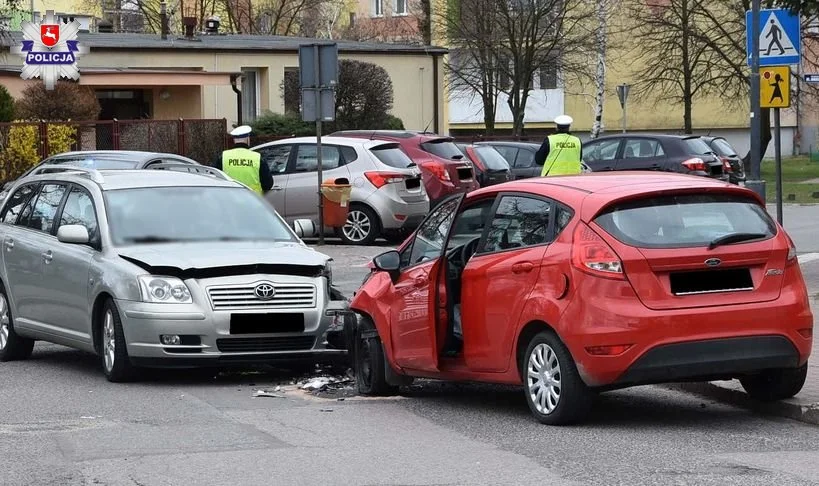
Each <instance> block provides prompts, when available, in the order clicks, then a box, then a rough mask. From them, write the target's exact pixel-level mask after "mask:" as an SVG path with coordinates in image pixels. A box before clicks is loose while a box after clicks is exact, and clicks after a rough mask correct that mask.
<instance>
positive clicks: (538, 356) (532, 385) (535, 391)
mask: <svg viewBox="0 0 819 486" xmlns="http://www.w3.org/2000/svg"><path fill="white" fill-rule="evenodd" d="M526 371H527V373H526V374H527V378H526V386H527V390H528V392H529V395H530V397H531V399H532V403H533V404H534V405H535V408H536V409H537V411H538V412H540V413H542V414H544V415H548V414H550V413H552V412H553V411H554V410H555V408H557V405H558V404H559V403H560V392H561V389H562V386H561V381H560V379H561V375H560V362H559V361H558V359H557V355H556V354H555V352H554V350H553V349H552V348H551V347H550V346H549V345H548V344H545V343H541V344H538V345H537V346H535V348H534V349H533V350H532V353H531V354H530V355H529V361H528V364H527V366H526Z"/></svg>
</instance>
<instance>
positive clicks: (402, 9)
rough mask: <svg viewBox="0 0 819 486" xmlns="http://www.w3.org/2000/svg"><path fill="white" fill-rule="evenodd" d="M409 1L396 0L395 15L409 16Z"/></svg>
mask: <svg viewBox="0 0 819 486" xmlns="http://www.w3.org/2000/svg"><path fill="white" fill-rule="evenodd" d="M407 1H408V0H395V7H394V8H395V15H407V14H408V13H409V8H408V6H407Z"/></svg>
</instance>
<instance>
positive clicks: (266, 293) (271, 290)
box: [253, 283, 276, 300]
mask: <svg viewBox="0 0 819 486" xmlns="http://www.w3.org/2000/svg"><path fill="white" fill-rule="evenodd" d="M253 293H254V294H256V297H258V298H259V300H270V299H272V298H273V297H275V296H276V288H275V287H273V286H272V285H270V284H269V283H263V284H259V285H257V286H256V288H255V289H254V290H253Z"/></svg>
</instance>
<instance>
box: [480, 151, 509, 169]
mask: <svg viewBox="0 0 819 486" xmlns="http://www.w3.org/2000/svg"><path fill="white" fill-rule="evenodd" d="M475 153H476V154H478V157H480V158H481V162H483V165H484V167H486V170H509V162H507V161H506V159H504V158H503V156H502V155H501V154H500V152H498V151H497V150H495V148H494V147H489V146H486V145H476V146H475Z"/></svg>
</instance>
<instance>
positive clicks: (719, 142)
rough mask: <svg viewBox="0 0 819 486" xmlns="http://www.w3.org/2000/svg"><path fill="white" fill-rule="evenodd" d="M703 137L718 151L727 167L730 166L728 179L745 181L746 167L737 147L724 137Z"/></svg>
mask: <svg viewBox="0 0 819 486" xmlns="http://www.w3.org/2000/svg"><path fill="white" fill-rule="evenodd" d="M702 139H703V140H705V143H707V144H708V146H709V147H711V148H712V149H713V150H714V152H716V153H717V156H719V158H720V159H721V160H722V162H723V165H725V166H726V169H727V168H729V167H730V171H729V172H728V179H729V180H730V181H731V182H732V183H734V184H739V183H740V182H745V167H744V166H743V165H742V157H740V156H739V154H737V151H736V149H735V148H734V147H732V146H731V144H730V143H728V140H726V139H725V138H724V137H702ZM726 164H727V165H726Z"/></svg>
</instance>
